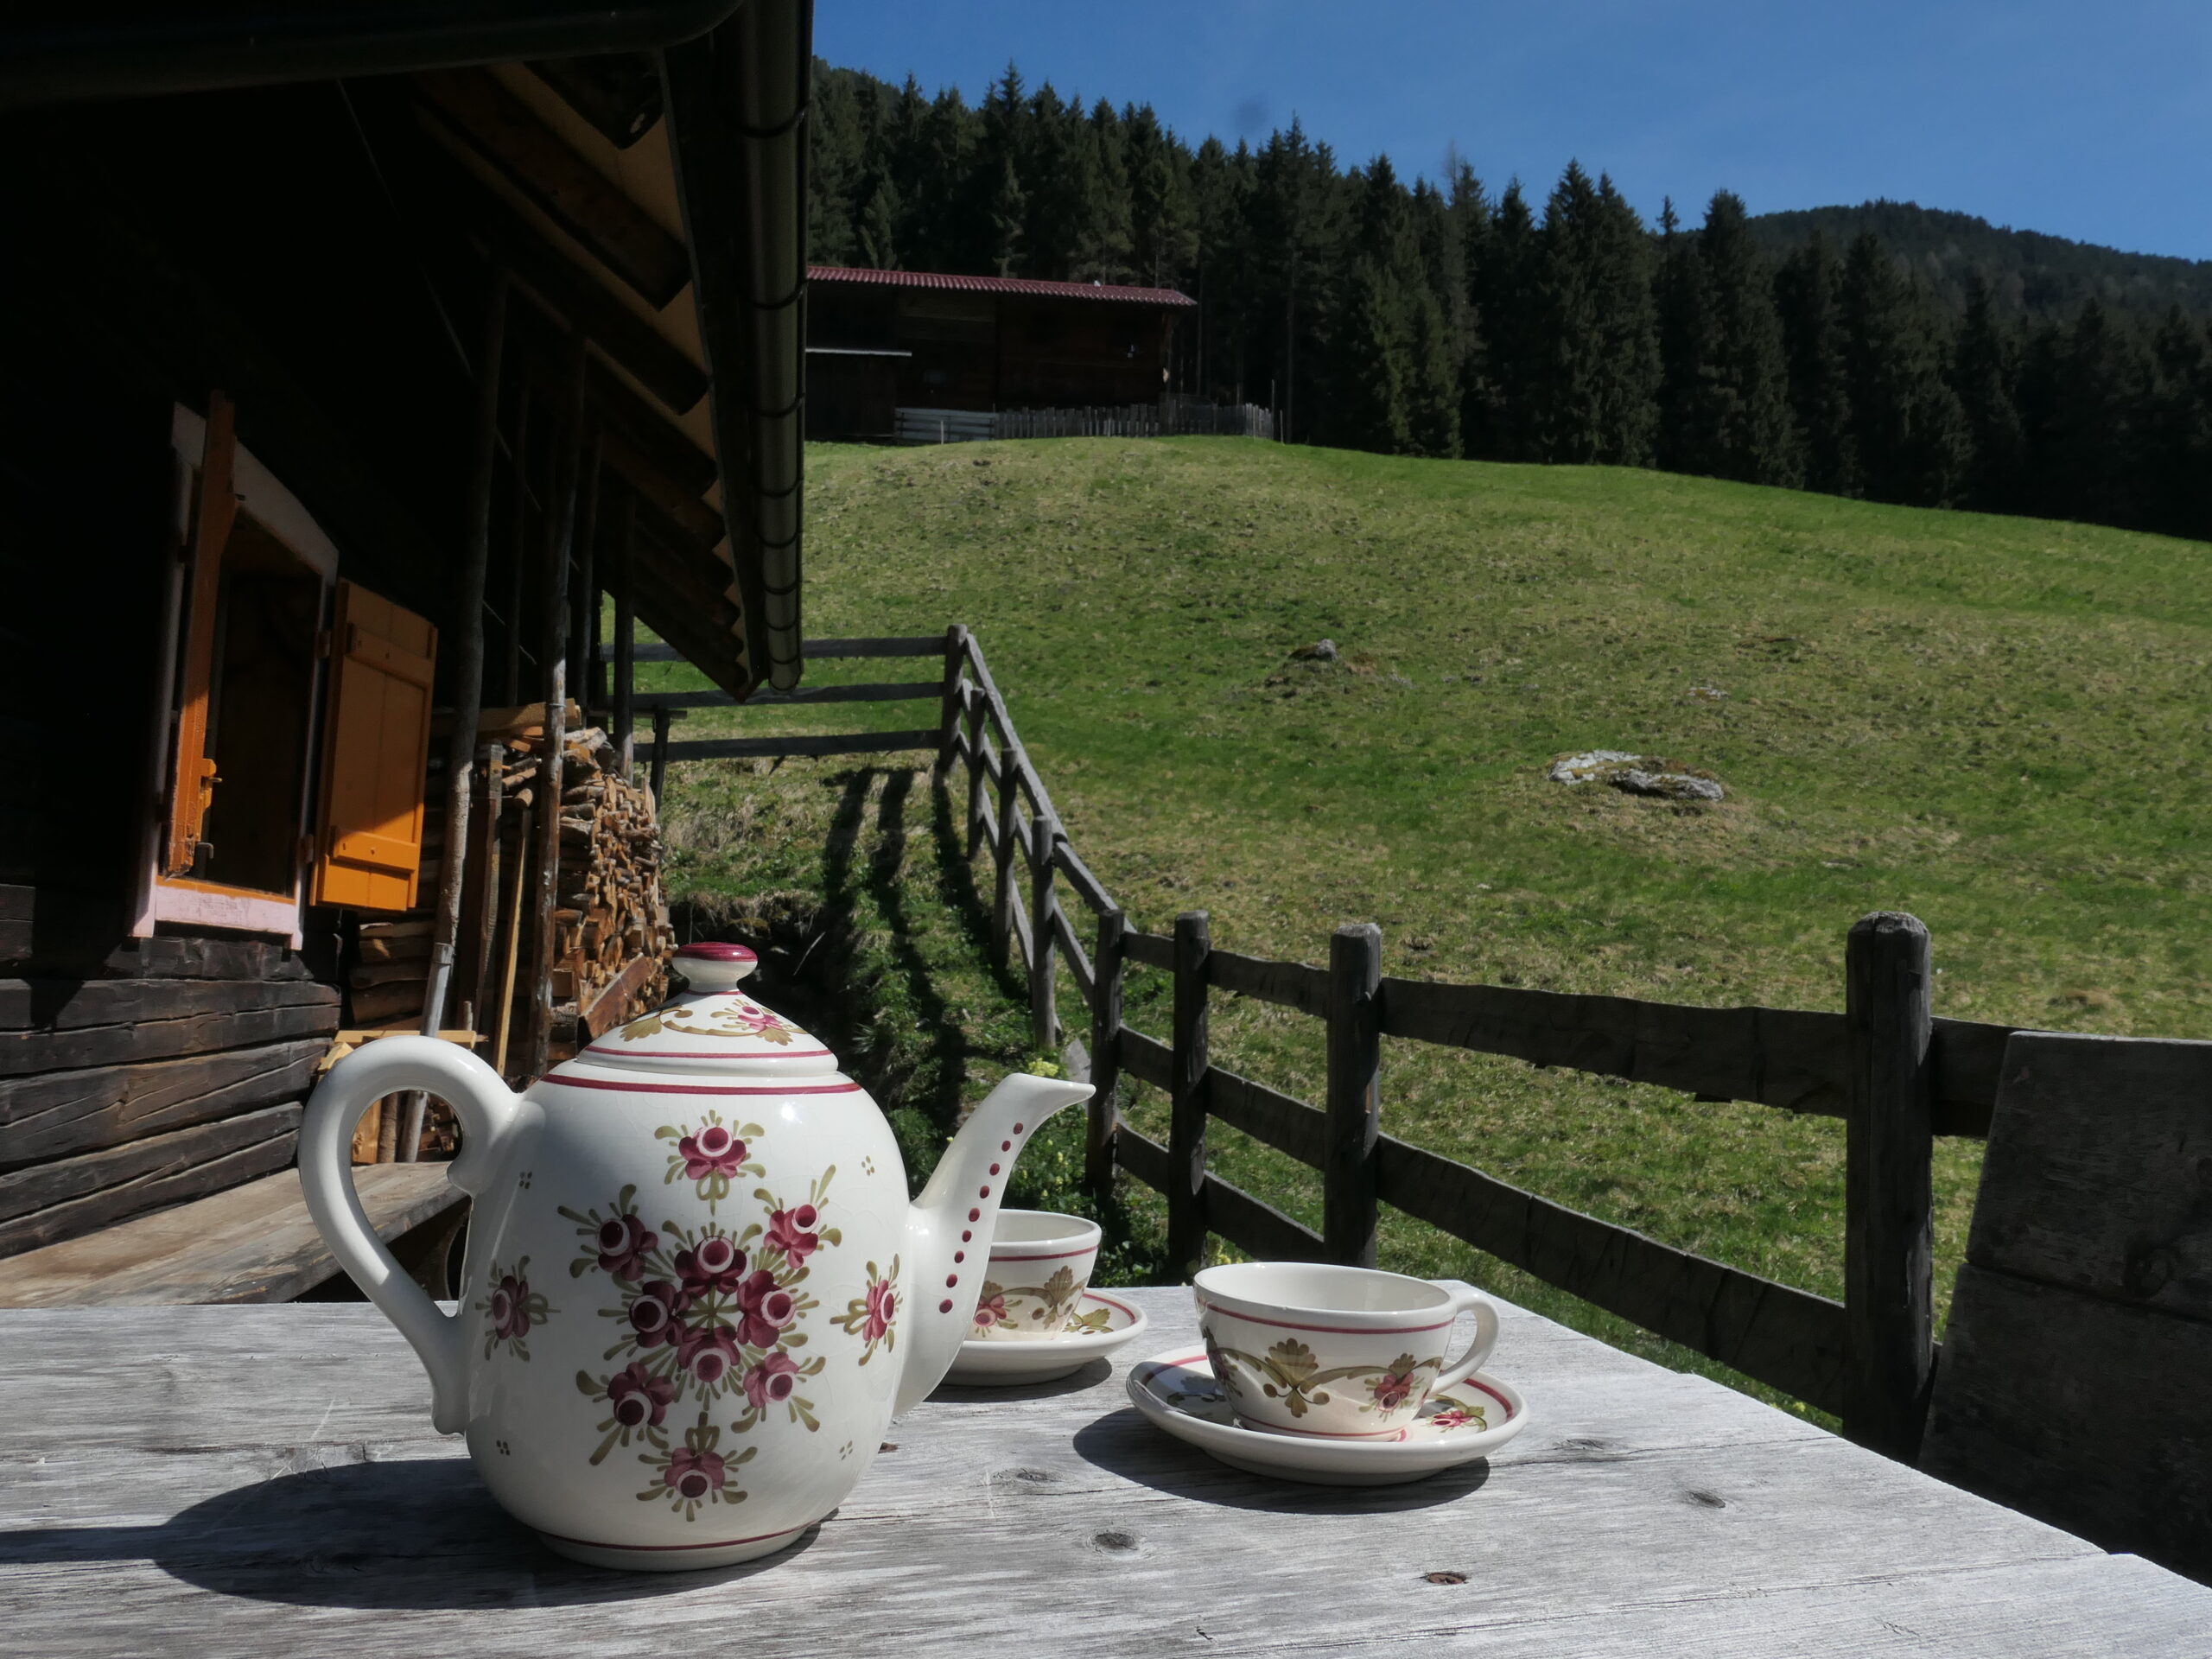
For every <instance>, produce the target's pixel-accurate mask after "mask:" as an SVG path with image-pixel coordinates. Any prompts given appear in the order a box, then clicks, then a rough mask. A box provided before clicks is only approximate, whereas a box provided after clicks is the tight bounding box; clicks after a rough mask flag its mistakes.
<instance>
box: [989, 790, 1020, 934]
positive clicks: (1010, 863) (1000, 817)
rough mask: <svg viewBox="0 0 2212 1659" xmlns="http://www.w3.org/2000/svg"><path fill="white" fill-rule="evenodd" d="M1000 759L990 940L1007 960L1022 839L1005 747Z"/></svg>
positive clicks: (993, 843)
mask: <svg viewBox="0 0 2212 1659" xmlns="http://www.w3.org/2000/svg"><path fill="white" fill-rule="evenodd" d="M1000 759H1001V766H1000V768H999V776H998V785H999V793H998V802H997V805H996V807H995V810H994V812H993V814H992V821H991V832H992V833H991V944H992V946H993V947H994V948H995V950H996V951H997V952H998V959H999V960H1000V961H1001V962H1005V961H1007V959H1008V957H1009V955H1010V944H1009V941H1010V940H1011V939H1012V938H1013V937H1014V931H1015V930H1014V848H1015V847H1016V846H1017V845H1018V844H1019V842H1020V826H1019V825H1018V824H1017V823H1015V822H1014V770H1013V768H1012V767H1011V766H1007V765H1005V764H1004V761H1005V759H1006V756H1005V753H1004V752H1003V751H1001V757H1000Z"/></svg>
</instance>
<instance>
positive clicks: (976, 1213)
mask: <svg viewBox="0 0 2212 1659" xmlns="http://www.w3.org/2000/svg"><path fill="white" fill-rule="evenodd" d="M982 1218H983V1212H982V1211H980V1210H970V1211H969V1212H968V1219H969V1220H970V1221H981V1220H982Z"/></svg>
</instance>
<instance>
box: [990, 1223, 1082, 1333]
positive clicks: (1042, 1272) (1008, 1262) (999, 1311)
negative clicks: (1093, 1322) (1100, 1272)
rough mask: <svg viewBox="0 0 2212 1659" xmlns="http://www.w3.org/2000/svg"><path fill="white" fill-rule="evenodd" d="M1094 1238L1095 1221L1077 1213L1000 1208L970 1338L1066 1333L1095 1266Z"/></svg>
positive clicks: (1072, 1321) (1075, 1317)
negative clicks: (1064, 1213)
mask: <svg viewBox="0 0 2212 1659" xmlns="http://www.w3.org/2000/svg"><path fill="white" fill-rule="evenodd" d="M1098 1239H1099V1228H1098V1224H1097V1223H1096V1222H1095V1221H1085V1220H1084V1219H1083V1217H1080V1216H1056V1215H1053V1214H1052V1213H1050V1212H1049V1211H1043V1210H1001V1211H999V1219H998V1225H997V1227H996V1229H995V1230H994V1231H993V1232H992V1234H991V1257H990V1265H989V1266H988V1268H985V1269H984V1271H983V1287H982V1291H981V1292H980V1293H979V1294H977V1297H976V1313H975V1317H974V1319H973V1322H972V1323H971V1324H970V1325H969V1327H968V1337H969V1340H970V1341H971V1342H972V1341H976V1340H979V1339H980V1340H982V1341H985V1342H1021V1341H1032V1340H1034V1339H1035V1338H1039V1337H1058V1336H1064V1335H1065V1334H1066V1333H1067V1332H1068V1331H1069V1330H1070V1329H1071V1326H1073V1325H1074V1324H1075V1323H1076V1321H1077V1309H1078V1308H1079V1307H1080V1306H1082V1303H1083V1293H1084V1289H1085V1288H1086V1287H1088V1286H1089V1285H1090V1270H1091V1268H1094V1267H1096V1265H1097V1262H1098Z"/></svg>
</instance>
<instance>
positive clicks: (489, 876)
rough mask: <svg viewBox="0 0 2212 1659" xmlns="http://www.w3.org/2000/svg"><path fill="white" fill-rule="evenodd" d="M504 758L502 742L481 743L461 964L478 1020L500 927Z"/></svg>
mask: <svg viewBox="0 0 2212 1659" xmlns="http://www.w3.org/2000/svg"><path fill="white" fill-rule="evenodd" d="M506 760H507V749H506V745H505V744H504V743H486V745H485V746H484V753H483V760H482V762H481V765H482V769H483V778H484V816H483V820H482V822H481V823H480V824H479V825H478V827H477V837H476V839H477V844H478V845H479V846H480V848H481V849H483V850H482V853H481V855H480V856H479V857H478V859H477V861H476V887H475V894H476V912H475V914H474V917H473V918H472V919H471V924H470V928H469V944H470V949H469V950H468V952H467V960H466V961H464V962H463V963H462V964H461V965H462V968H463V969H464V971H465V972H466V974H467V982H468V1000H469V1002H470V1004H471V1005H472V1006H473V1007H474V1009H475V1012H476V1017H477V1018H478V1019H482V1018H483V1017H484V1015H485V1014H486V1013H487V1012H488V1011H489V1010H490V1008H491V995H490V994H491V989H492V945H493V940H494V939H495V938H498V936H499V815H500V813H501V811H502V810H504V808H505V805H506V771H507V767H506ZM471 1029H474V1027H471Z"/></svg>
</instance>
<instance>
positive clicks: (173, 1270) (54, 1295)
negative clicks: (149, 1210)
mask: <svg viewBox="0 0 2212 1659" xmlns="http://www.w3.org/2000/svg"><path fill="white" fill-rule="evenodd" d="M447 1168H448V1166H446V1165H444V1164H367V1165H363V1166H360V1167H359V1168H357V1169H355V1170H354V1171H353V1185H354V1188H355V1190H356V1191H357V1192H359V1194H360V1196H361V1207H362V1209H363V1210H364V1211H365V1212H366V1214H367V1216H368V1218H369V1224H370V1225H371V1226H372V1227H373V1228H375V1229H376V1230H377V1234H378V1236H379V1237H382V1238H384V1239H386V1240H391V1239H395V1238H397V1237H399V1236H401V1235H403V1234H404V1233H406V1232H409V1231H410V1230H412V1229H414V1228H415V1227H416V1226H418V1225H420V1224H423V1222H426V1221H429V1220H430V1219H431V1218H432V1217H436V1216H439V1215H442V1214H443V1213H444V1212H446V1211H448V1210H451V1209H453V1208H454V1206H455V1205H461V1204H465V1203H467V1195H466V1194H464V1193H463V1192H461V1190H460V1189H459V1188H457V1187H455V1186H454V1185H452V1183H451V1182H449V1181H448V1180H447V1179H446V1170H447ZM337 1272H338V1263H337V1262H336V1261H335V1260H334V1259H333V1257H332V1256H331V1255H330V1253H329V1251H328V1250H327V1249H324V1248H323V1243H322V1236H321V1234H319V1233H318V1232H316V1230H315V1222H314V1219H313V1218H312V1217H309V1216H308V1210H307V1200H306V1198H304V1197H303V1196H302V1193H301V1192H300V1177H299V1172H298V1171H297V1170H293V1169H286V1170H282V1171H279V1172H278V1173H275V1174H264V1177H263V1178H262V1179H258V1180H254V1181H252V1182H251V1183H250V1184H247V1185H232V1186H231V1187H230V1188H229V1189H228V1190H227V1191H224V1192H218V1193H216V1194H215V1195H214V1196H213V1197H212V1198H200V1199H199V1200H198V1201H197V1202H194V1203H189V1204H186V1205H181V1207H179V1208H176V1209H172V1210H164V1211H161V1212H159V1213H158V1214H155V1215H147V1216H141V1217H137V1219H135V1220H132V1221H128V1222H125V1223H124V1224H122V1225H120V1226H117V1227H108V1228H104V1229H103V1230H100V1231H99V1232H97V1233H92V1234H89V1235H87V1236H84V1237H81V1238H73V1239H69V1240H67V1241H65V1242H64V1243H59V1244H49V1245H47V1246H46V1247H44V1248H43V1249H36V1250H28V1251H26V1252H24V1253H23V1254H22V1255H13V1256H10V1257H8V1258H6V1259H5V1260H4V1261H0V1307H58V1306H105V1307H152V1306H162V1305H165V1304H170V1303H177V1302H277V1301H288V1300H290V1299H292V1298H293V1297H295V1296H297V1295H299V1294H302V1292H304V1291H308V1290H311V1289H313V1288H314V1287H315V1286H317V1285H319V1284H321V1283H322V1282H324V1281H326V1280H328V1279H330V1278H333V1277H334V1276H335V1275H336V1274H337Z"/></svg>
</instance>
